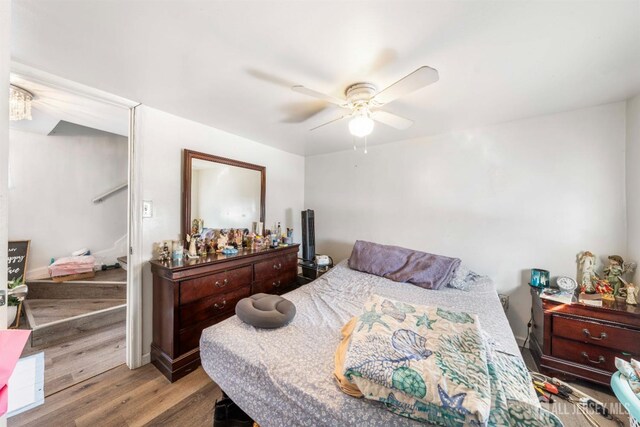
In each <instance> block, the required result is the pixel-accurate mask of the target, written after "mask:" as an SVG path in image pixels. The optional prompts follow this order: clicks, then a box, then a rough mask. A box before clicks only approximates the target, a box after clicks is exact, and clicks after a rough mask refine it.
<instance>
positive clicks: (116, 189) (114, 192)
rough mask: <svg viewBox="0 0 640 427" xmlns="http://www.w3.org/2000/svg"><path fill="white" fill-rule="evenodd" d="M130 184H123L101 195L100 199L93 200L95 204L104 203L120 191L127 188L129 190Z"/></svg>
mask: <svg viewBox="0 0 640 427" xmlns="http://www.w3.org/2000/svg"><path fill="white" fill-rule="evenodd" d="M128 185H129V184H127V183H126V182H125V183H124V184H121V185H119V186H117V187H115V188H112V189H111V190H109V191H107V192H106V193H104V194H101V195H99V196H98V197H96V198H95V199H93V203H101V202H103V201H104V200H105V199H108V198H109V197H111V196H113V195H114V194H116V193H117V192H118V191H120V190H124V189H125V188H127V186H128Z"/></svg>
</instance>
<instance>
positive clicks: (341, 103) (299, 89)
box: [291, 85, 347, 107]
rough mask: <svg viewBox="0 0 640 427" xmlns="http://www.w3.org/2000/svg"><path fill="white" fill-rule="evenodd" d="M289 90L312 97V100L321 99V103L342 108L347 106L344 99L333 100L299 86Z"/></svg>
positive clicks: (328, 96) (331, 97)
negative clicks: (324, 102) (328, 103)
mask: <svg viewBox="0 0 640 427" xmlns="http://www.w3.org/2000/svg"><path fill="white" fill-rule="evenodd" d="M291 90H293V91H294V92H298V93H302V94H305V95H308V96H313V97H314V98H318V99H322V100H323V101H326V102H330V103H331V104H335V105H339V106H341V107H344V106H345V105H346V104H347V101H346V100H344V99H338V98H334V97H333V96H330V95H326V94H324V93H321V92H318V91H315V90H313V89H309V88H306V87H304V86H301V85H296V86H291Z"/></svg>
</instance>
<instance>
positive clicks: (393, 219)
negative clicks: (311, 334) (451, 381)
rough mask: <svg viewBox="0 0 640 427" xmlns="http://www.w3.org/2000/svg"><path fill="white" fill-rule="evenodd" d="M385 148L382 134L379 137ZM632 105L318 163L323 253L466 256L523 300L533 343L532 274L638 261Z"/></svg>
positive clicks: (315, 179) (315, 175)
mask: <svg viewBox="0 0 640 427" xmlns="http://www.w3.org/2000/svg"><path fill="white" fill-rule="evenodd" d="M372 137H373V138H375V133H374V135H373V136H372ZM624 150H625V103H624V102H620V103H615V104H609V105H603V106H598V107H594V108H588V109H583V110H578V111H572V112H566V113H559V114H553V115H547V116H542V117H537V118H532V119H528V120H520V121H516V122H510V123H506V124H501V125H497V126H492V127H485V128H480V129H472V130H468V131H461V132H454V133H449V134H445V135H441V136H436V137H429V138H420V139H414V140H407V141H401V142H396V143H391V144H385V145H377V146H372V147H370V148H369V153H368V154H366V155H365V154H363V152H362V151H361V150H359V151H357V152H354V151H345V152H340V153H333V154H328V155H320V156H315V157H309V158H307V159H306V172H305V208H308V209H314V210H315V214H316V216H315V224H316V245H317V252H319V253H327V254H329V255H331V256H333V257H334V258H337V259H338V260H340V259H344V258H347V257H348V256H349V254H350V251H351V248H352V245H353V243H354V241H355V240H356V239H365V240H371V241H375V242H380V243H388V244H396V245H401V246H406V247H409V248H415V249H420V250H424V251H428V252H434V253H439V254H443V255H451V256H457V257H460V258H461V259H462V260H463V262H465V263H466V264H468V265H469V266H470V267H471V268H472V269H473V270H475V271H477V272H478V273H481V274H486V275H489V276H491V277H492V278H493V279H494V280H495V282H496V283H497V287H498V289H499V291H500V292H504V293H509V294H510V295H511V300H510V303H511V307H510V310H509V319H510V322H511V325H512V327H513V330H514V333H515V335H516V337H518V338H519V339H522V338H523V337H524V335H525V334H526V323H527V321H528V319H529V310H530V297H529V289H528V286H527V279H528V274H529V269H530V268H531V267H540V268H546V269H548V270H550V271H551V274H552V276H557V275H569V276H573V277H575V275H576V264H575V254H577V253H578V252H580V251H581V250H586V249H589V250H592V251H595V252H596V253H597V254H598V255H602V256H605V255H610V254H618V253H619V254H621V255H623V256H624V255H625V252H626V238H625V231H626V230H625V229H626V224H625V222H626V217H625V215H626V214H625V190H624V187H625V172H624V167H625V159H624V154H625V153H624Z"/></svg>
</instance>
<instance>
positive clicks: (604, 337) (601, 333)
mask: <svg viewBox="0 0 640 427" xmlns="http://www.w3.org/2000/svg"><path fill="white" fill-rule="evenodd" d="M582 333H583V334H585V335H586V337H587V338H591V339H592V340H596V341H601V340H604V339H607V333H606V332H600V338H597V337H594V336H591V332H589V330H588V329H587V328H584V329H583V330H582Z"/></svg>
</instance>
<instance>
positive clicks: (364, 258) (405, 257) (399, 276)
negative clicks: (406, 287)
mask: <svg viewBox="0 0 640 427" xmlns="http://www.w3.org/2000/svg"><path fill="white" fill-rule="evenodd" d="M459 265H460V259H458V258H449V257H446V256H442V255H434V254H429V253H426V252H420V251H414V250H411V249H406V248H401V247H399V246H389V245H380V244H378V243H371V242H364V241H362V240H358V241H356V244H355V245H353V251H352V252H351V257H350V258H349V267H350V268H352V269H353V270H358V271H363V272H365V273H370V274H375V275H376V276H381V277H385V278H387V279H390V280H393V281H396V282H407V283H411V284H413V285H416V286H420V287H421V288H425V289H434V290H437V289H440V288H442V287H444V286H445V285H446V284H447V283H449V281H450V280H451V278H452V277H453V273H454V272H455V271H456V269H457V268H458V266H459Z"/></svg>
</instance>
